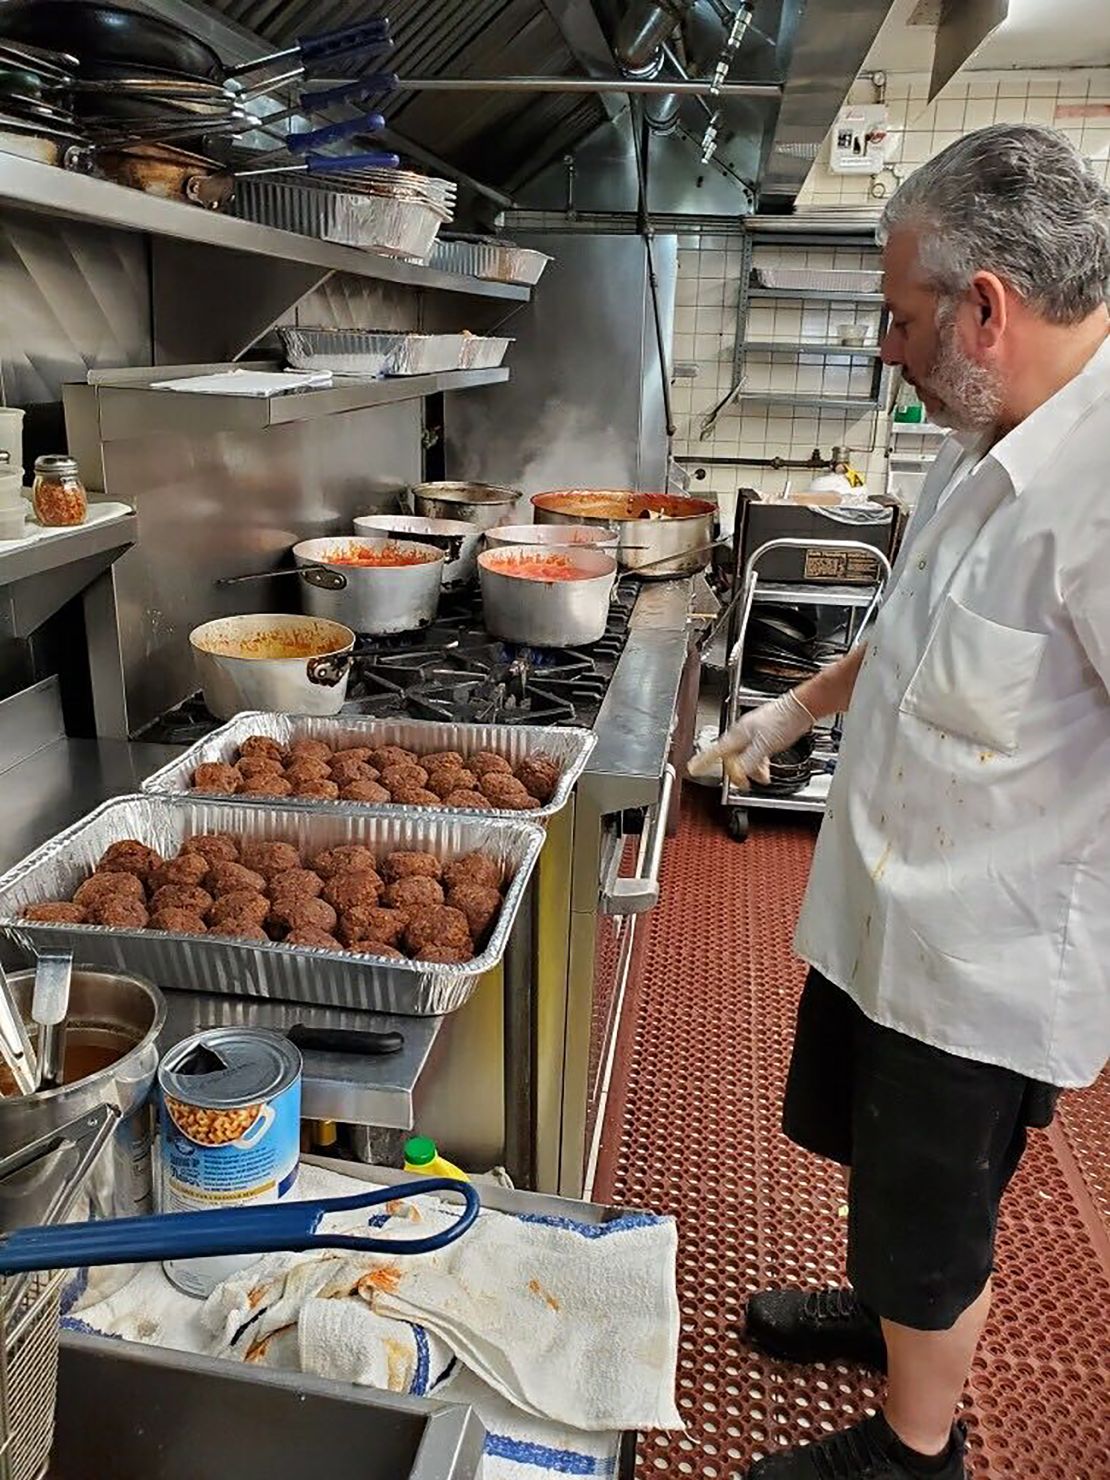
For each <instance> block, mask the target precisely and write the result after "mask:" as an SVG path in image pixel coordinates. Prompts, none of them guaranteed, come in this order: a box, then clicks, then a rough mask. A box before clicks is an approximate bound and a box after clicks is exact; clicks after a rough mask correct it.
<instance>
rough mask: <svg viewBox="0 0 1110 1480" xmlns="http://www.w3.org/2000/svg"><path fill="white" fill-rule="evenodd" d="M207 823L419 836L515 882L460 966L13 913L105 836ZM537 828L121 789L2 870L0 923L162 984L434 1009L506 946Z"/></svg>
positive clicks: (222, 827)
mask: <svg viewBox="0 0 1110 1480" xmlns="http://www.w3.org/2000/svg"><path fill="white" fill-rule="evenodd" d="M206 832H228V833H231V834H232V835H233V836H234V837H236V838H243V839H259V840H262V839H265V840H267V841H270V840H273V839H280V840H282V841H285V842H290V843H293V844H295V845H296V846H297V847H298V848H301V849H302V850H304V851H305V852H308V853H315V852H317V851H319V850H320V849H323V848H333V847H335V846H337V845H338V844H339V843H364V844H365V845H366V846H367V847H368V848H371V849H373V850H374V851H375V852H378V853H388V852H392V851H393V850H394V849H410V848H411V849H424V850H427V851H429V852H432V853H435V854H436V856H437V857H438V858H440V859H442V860H444V861H448V860H450V859H452V858H457V857H459V856H460V855H461V854H464V853H472V852H476V851H480V852H482V853H488V854H489V855H490V856H491V857H492V858H496V859H497V861H498V862H499V863H500V864H501V865H502V867H503V868H504V870H505V873H506V876H507V877H508V878H509V880H510V882H509V886H508V888H507V889H506V891H505V902H504V904H503V905H502V907H501V914H500V915H499V916H498V919H497V923H496V925H495V926H494V928H493V933H492V934H491V936H490V938H489V941H488V942H487V944H486V947H485V949H484V950H483V951H482V954H481V955H480V956H476V957H475V958H474V960H473V961H472V962H467V963H466V964H465V965H462V966H435V967H429V966H426V965H424V964H422V963H420V962H417V961H392V960H390V961H388V962H387V961H384V960H382V959H381V958H380V957H374V956H364V955H359V954H357V953H355V952H353V951H326V950H316V949H307V948H303V947H298V946H286V945H280V944H277V943H270V944H267V945H256V944H254V943H253V942H247V941H242V942H239V941H235V940H229V939H222V938H216V937H215V936H203V935H171V934H169V933H168V932H162V931H156V930H112V929H109V928H107V927H106V926H103V925H42V924H39V923H38V922H31V921H27V920H22V919H20V914H21V912H22V910H23V909H24V907H25V906H26V905H29V904H35V903H38V902H40V901H42V900H48V899H68V898H69V897H70V896H71V895H72V894H73V893H74V891H75V890H76V889H77V887H78V885H79V884H80V883H81V881H82V880H83V879H85V878H86V877H87V876H88V875H89V874H90V873H91V872H92V870H93V869H94V868H95V866H96V863H97V860H98V859H99V858H100V856H101V854H102V853H103V852H104V850H105V849H106V848H107V847H108V845H109V844H110V843H116V842H119V841H120V840H121V839H123V838H137V839H138V840H139V841H140V842H142V843H146V844H147V846H148V847H151V848H157V850H158V851H159V852H160V853H162V854H166V853H173V852H175V851H176V850H177V849H178V848H179V847H180V846H181V844H182V843H183V842H184V841H185V839H186V838H188V837H192V836H193V835H194V834H196V833H206ZM543 842H544V832H543V829H542V828H541V827H537V826H536V825H535V824H534V823H532V822H523V821H520V820H519V816H518V820H516V821H513V822H510V821H507V820H506V819H503V818H489V819H486V818H485V817H484V816H479V815H477V814H476V813H472V812H471V813H464V812H441V813H436V814H433V813H431V812H421V811H418V810H416V809H413V808H401V807H395V808H394V809H393V810H392V811H391V812H389V813H385V812H379V813H377V814H376V815H375V814H373V813H371V812H369V811H368V810H366V809H363V810H361V811H357V812H356V811H354V810H352V809H351V808H349V807H333V808H332V809H331V810H330V811H329V812H328V814H327V815H323V814H321V813H310V812H306V811H294V810H293V809H292V808H289V807H280V806H265V807H264V806H258V805H253V804H246V803H240V804H239V805H233V804H232V803H230V802H215V801H211V800H207V801H194V800H189V799H186V798H183V797H162V796H125V797H116V798H114V799H113V800H112V801H110V802H105V803H104V804H103V805H102V806H100V807H98V808H97V809H96V811H95V812H90V814H89V815H88V816H87V817H84V818H82V819H81V821H80V822H76V823H74V825H73V826H72V827H70V828H67V829H66V831H65V832H62V833H59V834H58V835H57V837H54V838H51V840H50V841H49V842H48V843H44V844H43V846H42V847H41V848H38V849H36V850H35V852H34V853H32V854H31V855H30V856H29V857H28V858H25V859H24V860H23V862H22V863H18V864H16V866H15V867H14V868H12V869H10V870H9V871H8V872H7V873H6V874H5V875H4V876H3V877H2V878H0V929H2V930H3V931H4V932H5V933H6V934H8V935H10V936H11V937H12V939H13V940H15V941H17V942H18V943H19V944H20V945H21V946H23V947H24V949H26V950H31V951H39V950H46V949H48V948H54V949H57V948H58V947H59V946H64V947H66V948H68V949H70V950H72V951H73V955H74V959H75V961H76V962H77V963H78V964H79V965H82V966H104V967H108V968H110V969H111V970H113V971H131V972H136V973H138V975H140V976H144V977H146V978H147V979H148V980H149V981H152V982H155V983H156V984H157V985H158V986H160V987H176V988H178V989H179V990H182V991H191V992H221V993H227V994H230V995H233V996H236V997H271V998H275V999H277V1000H278V1001H284V1002H308V1003H313V1004H315V1005H317V1006H322V1007H349V1008H356V1009H361V1010H363V1011H367V1012H371V1011H372V1012H397V1013H403V1014H405V1015H407V1016H409V1017H434V1016H439V1015H440V1014H441V1013H446V1012H454V1011H456V1010H457V1009H458V1008H460V1007H462V1005H463V1004H464V1003H465V1002H466V1001H467V999H468V998H469V997H470V995H471V994H472V992H473V991H474V988H475V987H476V986H477V984H478V980H479V978H480V977H481V976H482V975H483V973H485V972H487V971H489V970H490V969H491V968H492V967H494V966H496V965H497V964H498V962H499V961H500V960H501V958H502V956H503V955H504V954H505V947H506V945H507V944H508V940H509V936H510V934H511V933H512V928H513V922H514V921H515V919H516V915H517V911H518V910H519V908H520V903H521V900H522V898H523V897H524V890H525V886H526V885H527V883H528V879H529V876H530V875H531V873H532V870H533V868H534V867H535V865H536V860H537V859H538V858H539V855H540V849H541V848H542V847H543Z"/></svg>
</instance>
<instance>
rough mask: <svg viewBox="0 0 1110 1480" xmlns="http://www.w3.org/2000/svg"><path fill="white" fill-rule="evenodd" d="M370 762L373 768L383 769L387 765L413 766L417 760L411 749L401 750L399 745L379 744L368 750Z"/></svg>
mask: <svg viewBox="0 0 1110 1480" xmlns="http://www.w3.org/2000/svg"><path fill="white" fill-rule="evenodd" d="M370 764H371V765H372V766H373V767H374V769H375V770H377V771H384V770H386V768H387V767H389V766H415V765H417V764H418V762H417V759H416V753H415V752H414V751H412V750H402V749H401V747H400V746H399V745H379V746H378V748H377V750H372V751H371V752H370Z"/></svg>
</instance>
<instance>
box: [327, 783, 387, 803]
mask: <svg viewBox="0 0 1110 1480" xmlns="http://www.w3.org/2000/svg"><path fill="white" fill-rule="evenodd" d="M339 799H340V801H343V802H378V803H379V804H380V803H382V802H390V801H392V800H393V798H392V797H391V796H390V795H389V792H388V791H386V789H385V787H384V786H382V785H381V784H380V783H379V782H377V781H361V780H356V781H348V782H347V784H346V786H344V787H343V789H342V791H341V792H340V793H339Z"/></svg>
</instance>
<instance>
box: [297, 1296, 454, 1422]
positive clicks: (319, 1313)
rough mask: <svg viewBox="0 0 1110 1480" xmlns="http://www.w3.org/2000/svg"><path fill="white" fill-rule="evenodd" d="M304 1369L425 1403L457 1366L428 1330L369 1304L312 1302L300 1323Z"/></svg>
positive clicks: (307, 1304) (298, 1326) (348, 1301)
mask: <svg viewBox="0 0 1110 1480" xmlns="http://www.w3.org/2000/svg"><path fill="white" fill-rule="evenodd" d="M297 1341H298V1348H299V1357H300V1370H301V1371H302V1372H310V1373H312V1374H313V1375H314V1376H316V1377H330V1378H333V1379H334V1380H335V1381H337V1382H354V1383H357V1384H358V1385H359V1386H360V1387H374V1388H381V1389H383V1390H384V1391H385V1392H390V1393H410V1394H411V1395H412V1396H413V1397H414V1398H425V1397H427V1395H428V1394H429V1393H430V1392H431V1391H432V1390H433V1389H434V1388H436V1387H438V1386H439V1384H440V1383H441V1382H442V1381H443V1380H444V1378H445V1377H446V1375H447V1373H448V1372H449V1371H450V1370H451V1368H452V1366H453V1365H454V1362H455V1358H454V1356H453V1355H452V1353H451V1351H450V1349H449V1348H448V1347H446V1346H444V1344H443V1343H442V1342H441V1341H438V1340H437V1339H436V1338H435V1337H434V1336H429V1334H428V1332H427V1331H425V1329H424V1327H423V1326H418V1325H415V1324H413V1323H412V1322H410V1321H394V1320H390V1319H388V1318H387V1317H385V1316H380V1315H378V1314H377V1313H376V1312H375V1311H374V1310H372V1309H371V1307H370V1306H369V1305H368V1304H367V1303H366V1301H365V1300H361V1299H354V1300H350V1299H348V1300H342V1299H340V1300H319V1299H314V1300H307V1301H306V1302H305V1304H304V1306H303V1307H302V1309H301V1314H300V1319H299V1320H298V1322H297Z"/></svg>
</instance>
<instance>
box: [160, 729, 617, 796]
mask: <svg viewBox="0 0 1110 1480" xmlns="http://www.w3.org/2000/svg"><path fill="white" fill-rule="evenodd" d="M596 739H597V737H596V736H595V735H594V733H593V731H592V730H585V729H577V728H572V727H557V726H546V725H477V724H469V725H468V724H439V723H435V722H434V721H423V720H373V719H366V720H359V719H352V718H350V717H348V716H343V715H339V716H337V717H336V718H334V719H322V718H321V719H314V718H311V717H308V716H302V715H293V714H264V713H243V714H237V715H236V716H235V718H234V719H233V720H231V721H229V723H227V724H226V725H223V726H222V727H221V728H220V729H218V730H214V731H213V732H212V734H210V735H208V736H206V737H205V738H204V739H203V740H201V741H199V742H198V743H197V744H196V745H193V746H191V747H190V748H189V749H188V750H186V751H184V752H183V753H182V754H181V755H180V756H179V757H178V758H177V759H176V760H174V761H172V762H171V763H170V764H169V765H168V766H164V767H163V768H162V769H161V770H160V771H156V772H155V773H154V774H153V775H152V776H149V777H148V778H147V780H146V781H144V782H143V790H144V791H146V792H153V793H157V794H164V795H172V796H178V795H183V794H186V793H188V794H191V795H194V796H196V795H197V794H198V793H199V794H200V795H204V796H211V797H227V798H233V799H234V800H235V801H244V802H280V803H282V804H284V805H288V806H295V807H306V808H310V809H317V808H325V809H327V810H332V809H334V807H335V806H336V805H337V804H338V805H340V806H347V807H351V806H362V807H375V808H378V807H391V806H401V807H418V808H421V809H426V810H428V811H435V812H442V811H443V809H444V808H446V809H448V810H450V811H453V812H455V811H462V812H481V813H483V814H488V815H490V816H494V817H520V816H522V815H525V816H528V817H530V818H531V819H533V820H534V821H542V820H543V819H544V818H546V817H550V816H552V815H553V814H554V813H555V812H558V811H559V810H560V809H561V808H562V807H564V806H565V805H566V802H567V798H568V797H569V796H570V794H571V791H572V790H573V789H574V784H575V782H576V781H577V780H578V778H579V776H580V775H581V774H582V772H583V770H584V769H585V767H586V762H587V761H588V760H589V758H590V752H591V751H592V750H593V748H594V745H595V743H596Z"/></svg>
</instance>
